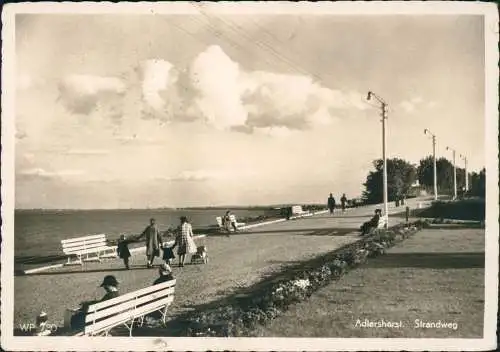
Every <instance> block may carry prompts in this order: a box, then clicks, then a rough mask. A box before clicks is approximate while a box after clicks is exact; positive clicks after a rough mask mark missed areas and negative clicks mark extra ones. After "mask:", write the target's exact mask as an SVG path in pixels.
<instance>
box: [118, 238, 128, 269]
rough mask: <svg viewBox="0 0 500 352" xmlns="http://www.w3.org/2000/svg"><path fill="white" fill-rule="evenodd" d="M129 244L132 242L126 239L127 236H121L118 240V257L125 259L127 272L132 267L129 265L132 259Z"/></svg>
mask: <svg viewBox="0 0 500 352" xmlns="http://www.w3.org/2000/svg"><path fill="white" fill-rule="evenodd" d="M129 242H130V241H127V240H126V239H125V235H121V236H120V239H119V240H118V248H117V250H116V251H117V253H118V256H119V257H120V258H122V259H123V263H124V264H125V267H126V268H127V270H129V269H130V266H129V265H128V258H130V251H129V250H128V244H129Z"/></svg>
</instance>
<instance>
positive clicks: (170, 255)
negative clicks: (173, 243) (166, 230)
mask: <svg viewBox="0 0 500 352" xmlns="http://www.w3.org/2000/svg"><path fill="white" fill-rule="evenodd" d="M172 248H173V247H164V248H163V260H169V259H174V258H175V255H174V251H173V250H172Z"/></svg>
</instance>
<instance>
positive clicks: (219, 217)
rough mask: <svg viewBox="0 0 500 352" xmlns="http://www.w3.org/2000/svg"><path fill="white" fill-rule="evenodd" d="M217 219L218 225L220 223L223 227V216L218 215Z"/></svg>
mask: <svg viewBox="0 0 500 352" xmlns="http://www.w3.org/2000/svg"><path fill="white" fill-rule="evenodd" d="M215 221H217V225H218V226H219V227H222V217H221V216H217V217H216V218H215Z"/></svg>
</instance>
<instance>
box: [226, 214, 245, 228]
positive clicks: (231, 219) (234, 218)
mask: <svg viewBox="0 0 500 352" xmlns="http://www.w3.org/2000/svg"><path fill="white" fill-rule="evenodd" d="M229 220H230V221H231V222H234V223H236V227H241V226H245V223H244V222H238V220H236V216H234V214H231V215H229Z"/></svg>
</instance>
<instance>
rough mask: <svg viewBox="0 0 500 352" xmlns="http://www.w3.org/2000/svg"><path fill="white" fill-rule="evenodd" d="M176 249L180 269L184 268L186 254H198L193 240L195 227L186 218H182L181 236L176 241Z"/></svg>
mask: <svg viewBox="0 0 500 352" xmlns="http://www.w3.org/2000/svg"><path fill="white" fill-rule="evenodd" d="M174 247H177V254H178V255H179V267H183V266H184V262H185V260H186V254H193V253H196V249H197V248H196V244H195V243H194V240H193V227H192V226H191V224H190V223H189V221H188V219H187V217H185V216H181V225H180V228H179V234H178V235H177V237H176V239H175V243H174V245H173V246H172V249H173V248H174Z"/></svg>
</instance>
